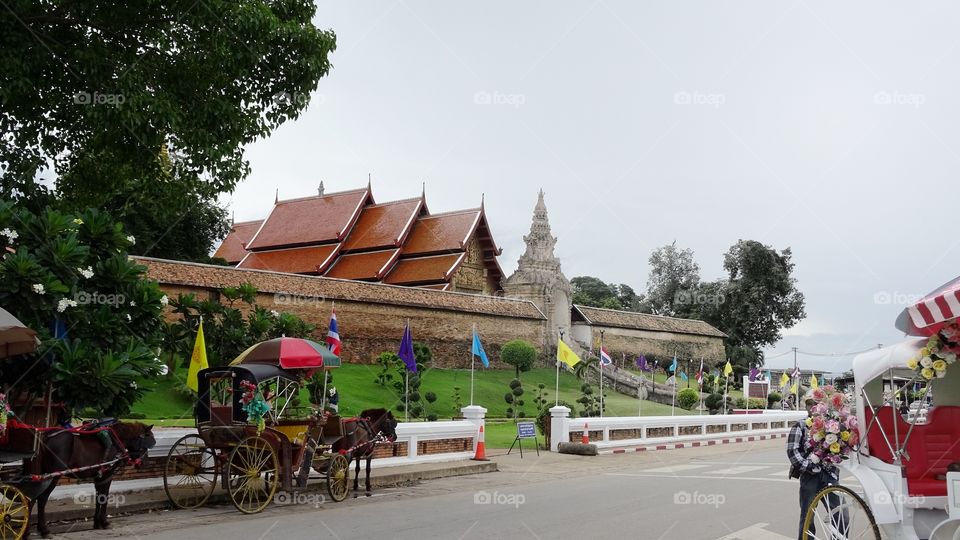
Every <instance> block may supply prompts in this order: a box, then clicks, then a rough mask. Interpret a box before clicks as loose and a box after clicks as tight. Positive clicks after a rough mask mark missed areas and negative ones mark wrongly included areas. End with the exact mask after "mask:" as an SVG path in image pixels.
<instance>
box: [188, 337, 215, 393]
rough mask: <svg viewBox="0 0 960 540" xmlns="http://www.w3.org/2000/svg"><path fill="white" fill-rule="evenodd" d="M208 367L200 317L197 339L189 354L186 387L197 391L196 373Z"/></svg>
mask: <svg viewBox="0 0 960 540" xmlns="http://www.w3.org/2000/svg"><path fill="white" fill-rule="evenodd" d="M208 367H210V365H209V364H207V344H206V342H205V341H204V339H203V319H200V328H199V329H197V341H196V342H195V343H194V344H193V354H192V355H191V356H190V369H189V370H188V371H187V388H189V389H191V390H193V391H194V392H198V391H199V390H198V388H199V384H198V382H197V373H199V372H200V370H201V369H207V368H208Z"/></svg>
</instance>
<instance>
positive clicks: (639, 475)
mask: <svg viewBox="0 0 960 540" xmlns="http://www.w3.org/2000/svg"><path fill="white" fill-rule="evenodd" d="M606 475H607V476H632V477H634V478H688V479H692V480H753V481H757V482H786V483H788V484H796V483H797V481H796V480H790V479H789V478H769V477H765V476H727V477H718V476H716V475H709V476H708V475H678V474H643V473H606Z"/></svg>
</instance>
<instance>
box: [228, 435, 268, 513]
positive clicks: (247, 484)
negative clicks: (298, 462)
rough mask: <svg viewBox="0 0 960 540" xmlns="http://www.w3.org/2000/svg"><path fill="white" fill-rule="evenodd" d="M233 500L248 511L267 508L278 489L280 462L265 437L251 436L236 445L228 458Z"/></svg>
mask: <svg viewBox="0 0 960 540" xmlns="http://www.w3.org/2000/svg"><path fill="white" fill-rule="evenodd" d="M227 463H228V465H227V466H228V468H229V475H230V476H229V479H230V480H229V482H227V490H228V491H229V492H230V500H232V501H233V505H234V506H236V507H237V510H240V511H241V512H243V513H244V514H256V513H257V512H260V511H262V510H263V509H264V508H266V507H267V506H268V505H269V504H270V501H272V500H273V496H274V495H275V494H276V493H277V486H278V484H279V476H278V474H279V470H280V462H279V461H278V460H277V453H276V452H275V451H274V450H273V447H272V446H271V445H270V443H269V442H267V440H266V439H263V438H262V437H248V438H246V439H244V440H243V442H241V443H240V444H238V445H237V446H236V447H234V449H233V451H231V452H230V458H229V460H228V461H227Z"/></svg>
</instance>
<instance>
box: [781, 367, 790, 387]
mask: <svg viewBox="0 0 960 540" xmlns="http://www.w3.org/2000/svg"><path fill="white" fill-rule="evenodd" d="M789 382H790V376H789V375H787V372H786V371H784V372H783V375H780V388H786V387H787V384H788V383H789Z"/></svg>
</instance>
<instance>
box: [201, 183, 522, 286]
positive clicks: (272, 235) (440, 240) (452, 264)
mask: <svg viewBox="0 0 960 540" xmlns="http://www.w3.org/2000/svg"><path fill="white" fill-rule="evenodd" d="M500 253H501V249H500V248H498V247H497V245H496V243H495V242H494V240H493V236H492V235H491V234H490V227H489V225H488V224H487V219H486V214H485V211H484V207H483V204H481V205H480V207H479V208H473V209H469V210H460V211H457V212H447V213H442V214H430V211H429V210H428V209H427V204H426V197H425V196H424V195H422V194H421V196H420V197H416V198H412V199H404V200H399V201H391V202H385V203H377V202H376V201H375V200H374V198H373V193H372V191H371V189H370V186H369V185H368V186H367V187H366V188H363V189H357V190H352V191H343V192H339V193H330V194H323V192H322V190H321V192H320V193H319V194H318V195H316V196H312V197H303V198H298V199H290V200H283V201H281V200H277V201H275V203H274V206H273V209H272V210H271V211H270V214H269V215H268V216H267V218H266V219H265V220H262V221H249V222H245V223H237V224H235V225H234V226H233V229H232V230H231V231H230V234H229V235H227V237H226V238H225V239H224V241H223V243H222V244H221V245H220V248H219V249H218V250H217V253H216V256H218V257H222V258H224V259H226V260H227V262H229V263H230V264H232V265H236V266H237V267H238V268H249V269H257V270H272V271H277V272H289V273H294V274H310V275H320V276H326V277H333V278H341V279H352V280H361V281H371V282H383V283H389V284H393V285H407V286H416V287H426V288H431V289H441V290H455V291H461V292H475V293H482V294H499V293H500V292H501V290H502V289H501V284H500V282H501V281H502V279H503V277H504V276H503V270H502V269H501V268H500V264H499V262H498V261H497V257H498V256H499V255H500Z"/></svg>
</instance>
